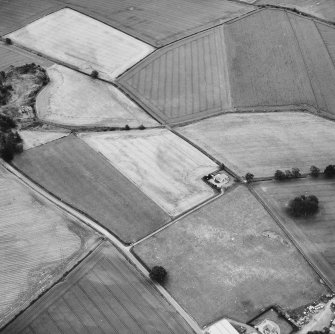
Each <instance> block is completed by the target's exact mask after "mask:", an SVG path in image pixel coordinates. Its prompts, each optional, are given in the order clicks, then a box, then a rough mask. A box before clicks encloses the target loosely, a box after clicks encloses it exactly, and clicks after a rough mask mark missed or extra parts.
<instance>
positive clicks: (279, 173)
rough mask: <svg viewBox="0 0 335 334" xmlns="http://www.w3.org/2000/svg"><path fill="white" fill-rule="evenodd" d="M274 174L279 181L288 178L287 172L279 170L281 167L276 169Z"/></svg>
mask: <svg viewBox="0 0 335 334" xmlns="http://www.w3.org/2000/svg"><path fill="white" fill-rule="evenodd" d="M274 176H275V179H276V180H278V181H281V180H285V179H286V176H285V173H284V172H283V171H281V170H279V169H277V170H276V172H275V175H274Z"/></svg>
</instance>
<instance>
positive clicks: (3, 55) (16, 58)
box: [0, 42, 53, 71]
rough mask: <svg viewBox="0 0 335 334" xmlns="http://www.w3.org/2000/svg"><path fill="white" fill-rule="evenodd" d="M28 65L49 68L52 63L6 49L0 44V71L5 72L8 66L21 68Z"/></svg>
mask: <svg viewBox="0 0 335 334" xmlns="http://www.w3.org/2000/svg"><path fill="white" fill-rule="evenodd" d="M29 63H35V64H39V65H41V66H43V67H49V66H51V65H52V64H53V63H52V62H51V61H48V60H46V59H43V58H40V57H38V56H35V55H34V54H31V53H28V52H25V51H23V50H20V49H18V48H15V47H8V46H5V45H3V44H1V42H0V71H4V70H6V69H7V68H8V67H9V66H11V65H13V66H21V65H25V64H29Z"/></svg>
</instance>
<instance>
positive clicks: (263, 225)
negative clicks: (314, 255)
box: [134, 186, 327, 325]
mask: <svg viewBox="0 0 335 334" xmlns="http://www.w3.org/2000/svg"><path fill="white" fill-rule="evenodd" d="M134 252H135V254H136V255H138V256H139V257H140V258H141V259H142V260H143V261H144V263H145V264H146V265H147V266H148V267H152V266H154V265H161V266H163V267H164V268H165V269H166V270H167V272H168V274H169V279H168V281H167V283H166V284H165V287H166V289H167V290H168V291H169V292H170V293H171V295H172V296H173V297H174V298H175V299H176V300H177V302H178V303H179V304H180V305H181V306H182V307H183V308H184V309H185V310H186V311H187V312H188V313H189V314H190V315H191V316H192V317H193V318H194V319H195V320H196V321H197V322H198V323H199V324H200V325H207V324H209V323H211V322H212V321H214V320H216V319H219V318H222V317H228V318H230V319H234V320H238V321H242V322H247V321H248V320H250V319H251V318H253V317H254V316H256V315H257V314H259V313H260V311H261V309H263V308H265V307H268V306H271V305H273V304H279V305H281V306H282V307H284V308H295V307H298V306H301V305H305V304H306V303H308V302H312V301H313V300H315V298H317V297H319V296H320V295H322V294H323V293H326V292H327V288H326V287H325V286H324V285H322V284H320V282H319V278H318V276H317V275H316V274H315V272H314V271H313V269H312V268H311V267H310V266H309V264H308V263H307V262H306V261H305V259H304V258H303V257H302V256H301V255H300V253H299V252H298V250H297V249H296V248H295V247H294V246H293V245H292V244H291V242H290V241H289V240H288V239H287V238H286V236H285V234H284V232H283V231H282V230H281V229H280V228H279V227H278V226H277V224H276V223H275V222H274V221H273V220H272V218H271V217H270V216H269V214H268V213H267V212H266V211H265V209H264V208H263V207H262V205H261V204H260V203H259V202H258V201H257V200H256V199H255V198H254V197H253V196H252V194H251V193H250V192H249V190H248V189H247V188H246V187H244V186H239V187H238V188H236V189H234V190H231V191H230V192H227V193H226V194H225V195H223V196H222V197H220V198H219V199H217V200H215V201H214V202H211V203H210V204H208V205H206V206H204V207H203V208H201V209H200V210H198V211H196V212H194V213H193V214H191V215H188V216H187V217H185V218H183V219H182V220H180V221H178V222H176V223H175V224H173V225H171V226H169V227H168V228H166V229H164V230H163V231H161V232H159V233H158V234H155V235H154V236H152V237H150V238H149V239H147V240H144V241H143V242H141V243H139V244H137V245H136V246H135V247H134Z"/></svg>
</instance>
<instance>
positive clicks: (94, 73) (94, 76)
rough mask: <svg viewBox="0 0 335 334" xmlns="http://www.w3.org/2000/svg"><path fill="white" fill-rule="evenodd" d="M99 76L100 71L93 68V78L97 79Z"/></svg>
mask: <svg viewBox="0 0 335 334" xmlns="http://www.w3.org/2000/svg"><path fill="white" fill-rule="evenodd" d="M98 76H99V72H98V71H96V70H93V71H92V72H91V78H93V79H97V78H98Z"/></svg>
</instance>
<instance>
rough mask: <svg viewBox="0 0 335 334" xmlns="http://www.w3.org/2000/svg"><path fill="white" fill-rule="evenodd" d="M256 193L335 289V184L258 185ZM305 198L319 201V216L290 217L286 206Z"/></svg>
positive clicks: (309, 181)
mask: <svg viewBox="0 0 335 334" xmlns="http://www.w3.org/2000/svg"><path fill="white" fill-rule="evenodd" d="M255 190H256V191H257V193H258V194H259V195H260V196H261V197H262V198H263V200H264V201H265V202H266V203H268V205H269V206H270V208H271V210H273V211H274V212H275V213H276V214H277V215H278V216H279V217H280V219H281V220H282V222H283V224H284V225H285V227H286V228H287V230H288V231H289V232H290V233H291V234H292V236H293V237H294V239H295V240H296V242H297V243H298V244H299V246H300V247H301V248H302V249H303V250H304V252H305V254H307V255H308V256H309V257H310V259H311V260H312V261H313V262H314V263H315V264H316V265H317V266H318V267H319V269H320V270H321V271H322V272H323V273H324V275H325V276H326V277H327V278H328V281H329V282H330V283H331V284H332V286H334V287H335V233H334V232H335V226H334V220H335V206H334V201H335V181H334V180H332V179H325V178H323V177H321V176H320V178H318V179H312V178H306V179H300V180H296V181H292V182H272V181H267V182H262V183H259V184H255ZM304 194H305V195H306V194H307V195H312V194H313V195H315V196H316V197H317V198H318V199H319V211H318V213H317V214H316V215H315V216H313V217H310V218H307V219H305V218H292V217H290V216H289V215H288V214H287V211H286V204H287V203H288V201H290V200H291V199H293V198H294V197H296V196H300V195H304Z"/></svg>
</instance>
